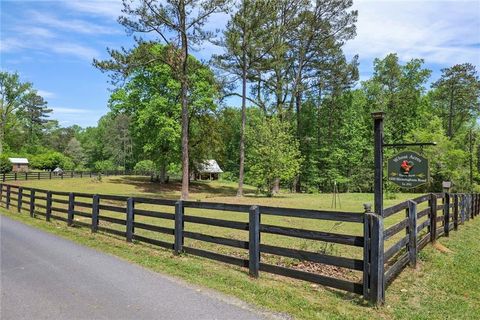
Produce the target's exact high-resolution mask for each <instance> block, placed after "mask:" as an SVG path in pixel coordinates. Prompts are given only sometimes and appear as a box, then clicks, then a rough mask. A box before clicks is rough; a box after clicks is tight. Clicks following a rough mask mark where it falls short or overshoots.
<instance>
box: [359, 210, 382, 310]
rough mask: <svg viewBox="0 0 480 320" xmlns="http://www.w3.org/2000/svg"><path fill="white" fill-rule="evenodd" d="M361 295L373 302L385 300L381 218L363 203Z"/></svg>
mask: <svg viewBox="0 0 480 320" xmlns="http://www.w3.org/2000/svg"><path fill="white" fill-rule="evenodd" d="M365 211H366V212H365V214H364V270H363V295H364V298H365V299H367V300H368V301H370V302H372V303H374V304H382V303H383V302H384V301H385V278H384V276H385V274H384V248H383V245H384V243H383V218H382V216H380V215H378V214H375V213H373V212H371V211H372V210H371V205H365Z"/></svg>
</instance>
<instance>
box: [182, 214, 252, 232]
mask: <svg viewBox="0 0 480 320" xmlns="http://www.w3.org/2000/svg"><path fill="white" fill-rule="evenodd" d="M184 219H185V222H191V223H198V224H204V225H210V226H216V227H225V228H231V229H237V230H248V223H246V222H238V221H229V220H220V219H214V218H205V217H197V216H188V215H186V216H184Z"/></svg>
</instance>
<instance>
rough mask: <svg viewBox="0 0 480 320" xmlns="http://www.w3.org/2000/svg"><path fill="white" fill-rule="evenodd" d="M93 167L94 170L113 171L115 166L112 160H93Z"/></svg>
mask: <svg viewBox="0 0 480 320" xmlns="http://www.w3.org/2000/svg"><path fill="white" fill-rule="evenodd" d="M94 167H95V171H96V172H106V171H115V170H116V169H117V166H116V165H115V164H114V163H113V161H112V160H101V161H97V162H95V164H94Z"/></svg>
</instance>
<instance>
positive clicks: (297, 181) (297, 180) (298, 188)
mask: <svg viewBox="0 0 480 320" xmlns="http://www.w3.org/2000/svg"><path fill="white" fill-rule="evenodd" d="M295 108H296V112H297V139H298V143H299V146H300V150H302V149H301V145H302V139H301V137H300V112H301V110H302V93H301V92H299V91H298V92H297V93H296V94H295ZM294 183H295V192H301V191H302V182H301V180H300V174H299V175H297V177H296V178H295V182H294Z"/></svg>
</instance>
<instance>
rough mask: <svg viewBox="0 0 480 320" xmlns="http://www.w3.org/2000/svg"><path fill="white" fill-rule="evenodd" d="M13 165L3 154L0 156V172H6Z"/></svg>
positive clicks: (10, 169)
mask: <svg viewBox="0 0 480 320" xmlns="http://www.w3.org/2000/svg"><path fill="white" fill-rule="evenodd" d="M12 168H13V165H12V163H11V162H10V160H8V157H7V156H6V155H4V154H2V155H1V156H0V173H8V172H10V171H12Z"/></svg>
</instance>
